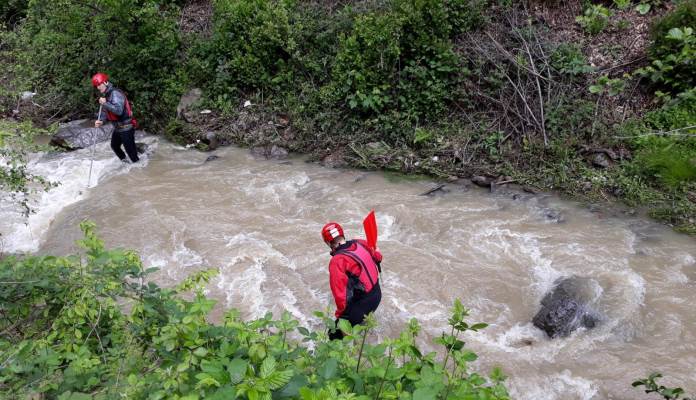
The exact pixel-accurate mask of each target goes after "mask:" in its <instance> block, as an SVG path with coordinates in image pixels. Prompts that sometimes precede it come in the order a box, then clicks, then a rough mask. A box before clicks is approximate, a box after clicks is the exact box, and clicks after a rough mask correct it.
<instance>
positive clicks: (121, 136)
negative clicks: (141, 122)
mask: <svg viewBox="0 0 696 400" xmlns="http://www.w3.org/2000/svg"><path fill="white" fill-rule="evenodd" d="M121 145H123V147H124V148H125V149H126V153H128V157H129V158H130V159H131V161H133V162H138V160H139V158H138V149H137V148H136V147H135V129H129V130H127V131H123V132H118V131H114V133H112V134H111V150H113V151H114V153H116V157H118V158H120V159H121V160H125V159H126V155H125V154H124V153H123V150H121Z"/></svg>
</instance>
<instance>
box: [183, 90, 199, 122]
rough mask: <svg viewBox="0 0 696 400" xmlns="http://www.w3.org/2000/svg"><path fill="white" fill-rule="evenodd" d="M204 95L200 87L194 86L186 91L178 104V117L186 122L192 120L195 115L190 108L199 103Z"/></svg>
mask: <svg viewBox="0 0 696 400" xmlns="http://www.w3.org/2000/svg"><path fill="white" fill-rule="evenodd" d="M202 97H203V91H202V90H201V89H199V88H193V89H191V90H189V91H188V92H186V93H184V95H183V96H181V99H179V104H178V105H177V106H176V117H177V118H181V119H183V120H184V121H186V122H191V121H192V120H193V116H192V114H191V113H190V108H191V106H193V105H194V104H196V103H198V102H199V101H200V100H201V98H202Z"/></svg>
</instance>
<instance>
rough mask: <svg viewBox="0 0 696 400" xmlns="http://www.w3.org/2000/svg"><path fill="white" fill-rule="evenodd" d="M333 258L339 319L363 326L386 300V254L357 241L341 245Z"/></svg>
mask: <svg viewBox="0 0 696 400" xmlns="http://www.w3.org/2000/svg"><path fill="white" fill-rule="evenodd" d="M331 255H332V256H333V257H331V262H330V263H329V283H330V285H331V292H332V293H333V296H334V300H335V301H336V318H342V319H346V320H348V321H350V323H351V325H357V324H360V323H362V322H363V320H364V319H365V316H366V315H367V314H369V313H371V312H373V311H375V310H376V309H377V306H379V302H380V301H381V300H382V291H381V289H380V287H379V272H380V267H379V263H381V262H382V254H381V253H380V252H379V251H377V250H373V249H371V248H370V247H369V246H368V245H367V242H366V241H364V240H361V239H357V240H350V241H348V242H346V243H344V244H342V245H340V246H339V247H338V248H337V249H336V250H334V251H333V252H332V253H331Z"/></svg>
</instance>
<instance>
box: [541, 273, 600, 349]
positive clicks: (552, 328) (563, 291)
mask: <svg viewBox="0 0 696 400" xmlns="http://www.w3.org/2000/svg"><path fill="white" fill-rule="evenodd" d="M601 292H602V288H601V287H600V286H599V284H598V283H597V282H596V281H595V280H593V279H589V278H581V277H577V276H572V277H570V278H564V279H562V280H560V281H558V282H557V283H556V286H555V287H554V289H553V290H552V291H551V292H549V293H547V294H546V296H544V298H543V299H542V300H541V310H539V312H538V313H537V314H536V315H535V316H534V319H533V323H534V326H536V327H537V328H539V329H541V330H542V331H544V332H546V334H547V335H549V337H550V338H555V337H565V336H568V335H570V334H571V333H572V332H573V331H575V330H576V329H578V328H579V327H581V326H582V327H585V328H588V329H591V328H594V327H595V326H596V325H597V323H598V322H599V317H598V315H597V313H596V311H595V310H594V307H595V305H596V303H597V301H598V299H599V296H600V294H601Z"/></svg>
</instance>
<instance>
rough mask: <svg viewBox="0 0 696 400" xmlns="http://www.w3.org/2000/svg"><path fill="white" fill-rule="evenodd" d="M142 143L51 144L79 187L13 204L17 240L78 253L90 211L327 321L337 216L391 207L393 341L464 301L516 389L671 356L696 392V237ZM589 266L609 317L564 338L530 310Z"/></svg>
mask: <svg viewBox="0 0 696 400" xmlns="http://www.w3.org/2000/svg"><path fill="white" fill-rule="evenodd" d="M142 141H145V142H147V143H149V144H150V148H151V149H154V151H153V152H152V154H150V155H149V156H148V157H146V158H145V159H144V162H143V163H141V164H139V165H124V164H121V163H120V162H118V160H116V158H115V157H114V156H113V154H112V153H111V150H110V149H109V147H108V144H107V143H102V144H99V145H98V146H97V147H96V151H95V153H94V156H93V157H94V161H90V160H91V158H92V153H91V152H90V150H80V151H77V152H73V153H69V154H64V155H59V156H42V157H39V156H38V155H37V156H36V157H35V158H34V160H33V161H32V163H31V169H32V171H36V172H39V173H43V174H45V175H47V176H48V177H49V178H51V179H54V180H59V181H61V182H62V184H61V185H60V186H59V187H57V188H55V189H53V190H51V191H50V192H49V193H46V194H44V195H42V196H41V197H37V198H35V199H34V200H33V204H34V205H35V207H36V208H37V210H38V211H37V213H35V214H33V215H32V216H31V217H30V218H29V220H28V221H27V220H23V219H22V218H21V217H20V216H19V215H18V214H17V213H16V212H13V211H12V209H11V207H10V206H8V205H7V204H3V205H2V208H1V209H0V232H1V233H2V241H3V243H2V244H3V250H4V251H5V252H18V251H23V252H37V253H40V254H55V255H63V254H68V253H71V252H74V251H76V250H77V247H76V246H75V244H74V242H75V240H77V239H79V238H80V232H79V227H78V225H79V222H80V221H82V220H84V219H89V220H92V221H94V222H96V223H97V226H98V230H99V233H100V236H101V237H102V238H103V239H104V241H105V242H106V245H107V246H108V247H123V248H131V249H135V250H137V251H138V252H139V254H140V255H141V257H142V259H143V260H144V262H145V264H146V266H155V267H159V268H160V272H158V273H157V275H156V280H158V281H159V283H160V284H162V285H165V286H166V285H173V284H175V283H176V282H179V281H180V280H182V279H183V278H184V277H185V276H186V275H187V274H189V273H191V272H192V271H197V270H200V269H206V268H210V267H214V268H218V269H219V272H220V273H219V275H218V276H217V277H216V278H214V279H213V280H212V281H211V283H210V285H209V287H208V289H209V295H210V296H211V297H213V298H215V299H217V300H219V305H220V307H221V308H228V307H234V308H237V309H239V310H241V311H242V314H243V315H244V316H246V317H249V318H253V317H259V316H262V315H263V314H265V313H266V312H268V311H271V312H273V313H274V314H275V315H276V316H278V315H279V314H280V313H281V312H282V311H283V310H288V311H289V312H290V313H292V315H294V317H295V318H297V319H298V320H300V321H301V323H302V324H303V325H305V326H308V327H310V328H317V329H318V328H319V324H320V321H318V320H317V319H316V318H315V317H313V316H312V311H314V310H328V308H329V307H330V306H331V305H332V304H331V302H332V298H331V296H330V291H329V287H328V273H327V265H328V261H329V254H328V248H327V247H326V246H325V245H324V244H323V242H322V241H321V238H320V234H319V232H320V229H321V227H322V226H323V224H324V223H326V222H328V221H329V220H336V221H339V222H341V223H342V224H343V225H344V228H345V229H346V234H347V236H348V237H349V238H352V237H362V236H363V233H362V225H361V221H362V219H363V218H364V216H365V215H366V214H367V213H368V212H369V211H370V209H375V210H376V214H377V222H378V226H379V247H380V249H381V251H382V253H383V254H384V262H383V264H382V266H383V268H384V274H383V276H382V290H383V300H382V304H381V306H380V308H379V310H378V312H377V320H378V322H379V324H380V326H379V328H378V329H377V331H376V333H375V335H376V337H375V339H377V338H384V337H389V336H395V335H397V334H398V332H399V330H400V329H401V328H402V327H403V326H404V325H405V323H406V322H407V321H408V320H409V319H411V318H413V317H415V318H417V319H418V320H419V321H420V322H421V324H422V325H423V329H424V334H423V335H422V337H421V338H420V340H421V343H422V344H423V346H425V347H426V349H434V347H432V346H431V345H430V344H429V343H430V341H431V339H432V337H434V336H437V335H439V333H440V332H441V331H443V330H445V329H446V327H447V317H448V315H449V313H448V310H449V308H450V307H451V305H452V303H453V301H454V299H461V301H462V302H463V304H464V305H465V306H467V307H468V308H470V309H471V320H470V322H487V323H489V324H490V327H488V328H487V329H485V330H483V331H482V332H480V333H467V334H466V336H465V338H464V339H465V340H466V342H467V345H468V346H469V347H470V348H472V349H473V350H474V351H475V352H477V353H478V354H479V357H480V358H479V360H478V361H477V362H476V364H475V367H476V368H478V369H481V370H482V371H484V372H488V371H489V370H490V368H492V367H493V366H496V365H500V366H502V367H503V369H504V372H505V374H506V375H508V376H509V377H510V378H509V380H508V381H507V384H508V387H509V388H510V392H511V394H512V397H513V398H515V399H529V400H532V399H551V400H553V399H558V400H561V399H563V400H567V399H651V398H652V399H655V398H656V396H646V395H643V394H642V392H641V391H640V390H636V389H634V388H632V387H631V382H633V380H635V379H637V378H642V377H645V376H647V375H648V374H649V373H650V372H653V371H661V372H662V373H663V374H664V375H665V376H668V377H669V379H667V378H665V379H664V380H663V381H661V382H662V383H663V384H666V385H668V386H671V385H681V386H682V387H683V388H684V389H688V390H687V391H688V392H691V393H693V392H696V371H695V368H694V366H695V365H696V329H695V328H696V314H695V313H694V304H696V290H695V289H696V241H695V240H694V239H693V238H689V237H686V236H682V235H678V234H675V233H673V232H672V231H670V230H669V228H667V227H664V226H661V225H658V224H655V223H653V222H650V221H646V220H642V219H638V218H633V217H622V218H617V217H612V216H608V215H607V214H606V213H603V212H597V211H595V212H592V211H590V210H588V209H587V208H586V207H580V206H578V205H576V204H574V203H570V202H566V201H562V200H559V199H557V198H555V197H552V196H546V195H536V196H533V195H530V194H526V193H519V194H517V195H513V194H511V193H505V192H498V193H493V194H491V193H489V192H488V191H484V190H482V189H478V188H473V187H469V188H467V187H465V186H461V185H448V186H447V187H446V189H447V190H448V192H447V193H442V192H438V194H435V195H433V196H423V195H421V194H422V193H423V192H426V191H427V190H428V189H430V188H432V187H433V186H434V185H435V183H434V182H432V181H428V180H419V181H406V180H398V179H395V178H394V177H390V176H389V175H385V174H381V173H369V172H364V171H356V170H337V169H327V168H324V167H321V166H318V165H316V164H310V163H306V162H304V160H303V159H301V158H290V159H289V160H285V161H268V160H258V159H255V158H253V157H252V156H251V155H250V154H249V152H248V150H245V149H238V148H233V147H228V148H223V149H220V150H218V151H216V152H215V153H214V154H215V155H217V156H218V157H219V158H218V159H216V160H213V161H210V162H205V159H206V157H208V156H209V155H210V153H199V152H196V151H190V150H186V149H184V148H182V147H179V146H175V145H172V144H170V143H168V142H165V141H163V140H160V139H158V138H155V137H145V138H143V139H142ZM90 164H92V171H91V176H90V173H89V172H88V171H89V169H90ZM559 220H561V221H560V222H559ZM573 275H575V276H580V277H585V278H588V279H590V281H591V282H593V283H594V285H595V288H596V289H595V291H596V293H595V294H596V295H597V297H598V299H599V300H598V304H597V307H596V308H597V312H598V313H600V314H601V315H602V322H601V323H600V325H599V326H598V327H597V328H595V329H593V330H584V329H581V330H578V331H576V332H575V333H573V334H572V335H571V336H570V337H567V338H561V339H554V340H551V339H548V338H546V337H545V334H544V333H542V332H541V331H539V330H538V329H537V328H535V327H534V326H533V325H532V324H531V322H530V321H531V319H532V317H533V316H534V314H535V313H536V312H537V311H538V309H539V303H540V300H541V299H542V297H543V296H544V294H545V293H546V292H547V291H549V290H550V289H552V288H553V285H554V282H555V281H556V280H557V279H559V278H563V277H568V276H573Z"/></svg>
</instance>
